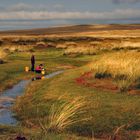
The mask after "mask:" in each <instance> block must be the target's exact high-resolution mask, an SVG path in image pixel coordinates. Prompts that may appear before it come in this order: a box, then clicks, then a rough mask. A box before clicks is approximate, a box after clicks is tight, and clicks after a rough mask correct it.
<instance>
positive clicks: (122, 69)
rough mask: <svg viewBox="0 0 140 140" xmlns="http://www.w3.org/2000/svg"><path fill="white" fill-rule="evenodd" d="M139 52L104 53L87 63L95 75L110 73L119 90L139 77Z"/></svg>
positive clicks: (125, 87)
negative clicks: (94, 60)
mask: <svg viewBox="0 0 140 140" xmlns="http://www.w3.org/2000/svg"><path fill="white" fill-rule="evenodd" d="M139 57H140V53H139V52H121V53H112V54H106V55H104V56H102V57H101V58H99V60H97V61H96V62H93V63H91V64H90V65H89V67H90V68H91V69H92V71H93V72H94V73H95V75H97V74H98V75H99V74H100V75H110V77H111V78H113V79H114V80H115V83H116V84H117V85H118V87H119V88H120V90H121V91H123V90H127V89H128V88H129V86H130V85H131V84H132V83H133V82H136V81H137V80H139V78H140V65H139V64H140V59H139Z"/></svg>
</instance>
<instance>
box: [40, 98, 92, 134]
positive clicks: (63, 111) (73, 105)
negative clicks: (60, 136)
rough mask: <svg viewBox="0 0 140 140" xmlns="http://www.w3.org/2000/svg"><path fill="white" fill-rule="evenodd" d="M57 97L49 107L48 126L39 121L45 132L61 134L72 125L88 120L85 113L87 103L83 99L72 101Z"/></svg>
mask: <svg viewBox="0 0 140 140" xmlns="http://www.w3.org/2000/svg"><path fill="white" fill-rule="evenodd" d="M65 98H66V97H59V98H58V99H57V100H56V102H55V103H54V104H53V105H52V106H51V109H50V113H49V117H48V125H46V126H45V125H44V124H45V123H42V122H41V121H40V126H41V127H42V128H43V130H45V131H51V132H63V131H64V130H66V129H68V128H70V127H71V126H72V125H75V124H77V123H82V122H86V121H88V120H90V117H87V115H85V114H86V113H87V109H88V108H89V107H88V103H87V101H86V98H84V97H75V98H74V99H73V100H72V101H68V100H64V99H65Z"/></svg>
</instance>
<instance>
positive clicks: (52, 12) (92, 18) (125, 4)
mask: <svg viewBox="0 0 140 140" xmlns="http://www.w3.org/2000/svg"><path fill="white" fill-rule="evenodd" d="M108 23H110V24H112V23H140V0H0V30H13V29H29V28H44V27H52V26H63V25H75V24H108Z"/></svg>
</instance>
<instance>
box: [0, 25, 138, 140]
mask: <svg viewBox="0 0 140 140" xmlns="http://www.w3.org/2000/svg"><path fill="white" fill-rule="evenodd" d="M59 29H60V28H52V29H46V30H44V29H42V30H40V29H38V30H31V31H29V30H28V31H22V32H21V31H19V32H17V31H16V32H15V31H11V32H4V33H2V32H1V33H0V35H1V36H2V37H1V40H2V42H3V43H2V45H1V49H2V51H4V52H6V53H7V55H6V57H3V60H4V61H5V62H6V63H4V64H2V65H0V81H1V84H0V89H1V90H3V89H5V88H8V87H10V86H9V85H11V86H12V85H13V84H15V83H17V82H18V81H19V80H21V79H27V78H31V77H33V76H34V75H35V73H32V72H29V73H25V72H24V67H25V66H30V56H31V54H32V53H34V54H35V56H36V61H37V64H40V63H43V64H45V66H46V69H47V73H50V72H52V71H57V70H60V69H65V72H64V73H63V74H61V75H58V76H56V77H53V78H51V79H44V80H40V81H35V82H32V83H31V84H30V85H28V87H27V89H26V92H25V94H24V95H23V96H21V97H19V98H18V99H17V101H16V104H15V105H14V107H13V110H14V111H15V112H16V117H17V119H18V120H20V125H18V126H16V127H9V126H1V128H0V129H1V130H2V134H1V135H0V136H1V137H0V138H1V139H6V138H9V137H12V135H13V136H16V135H17V134H22V135H24V136H26V137H27V138H28V139H34V140H38V139H41V140H47V139H50V140H53V139H54V140H55V139H56V140H57V139H60V140H61V139H62V140H63V139H66V140H67V139H72V140H77V139H79V140H82V139H83V140H87V139H94V138H95V139H103V140H109V139H110V140H115V139H117V140H118V139H119V140H135V139H137V138H138V137H140V136H139V131H140V117H139V115H140V109H139V106H140V98H139V95H140V88H139V85H140V67H139V63H140V61H139V57H140V46H139V45H140V43H139V38H140V36H139V25H123V26H122V25H118V26H117V25H108V26H107V25H106V26H105V25H104V26H101V25H100V26H99V25H96V26H93V25H92V26H87V25H86V26H74V27H71V26H70V27H61V30H59ZM69 29H71V30H69ZM93 31H95V33H93ZM46 32H47V33H46ZM7 33H10V34H11V36H10V37H9V36H7ZM41 33H42V34H41ZM126 33H127V34H126ZM85 34H86V35H85ZM35 35H38V36H37V37H36V36H35ZM7 38H8V39H7ZM67 68H70V69H67ZM11 79H12V80H11ZM109 87H111V88H109ZM114 87H115V90H114V89H113V88H114ZM131 93H133V94H131Z"/></svg>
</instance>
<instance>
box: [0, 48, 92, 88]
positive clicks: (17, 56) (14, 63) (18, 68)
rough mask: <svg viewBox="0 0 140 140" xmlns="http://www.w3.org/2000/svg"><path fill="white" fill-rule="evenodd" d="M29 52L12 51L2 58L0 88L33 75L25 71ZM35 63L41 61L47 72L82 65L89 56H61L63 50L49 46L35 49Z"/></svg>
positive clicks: (8, 86) (29, 55) (28, 63)
mask: <svg viewBox="0 0 140 140" xmlns="http://www.w3.org/2000/svg"><path fill="white" fill-rule="evenodd" d="M31 55H32V53H31V52H26V51H25V52H13V53H9V54H8V56H7V57H6V58H4V61H5V63H4V64H1V65H0V90H1V91H2V90H4V89H6V88H10V87H12V85H13V84H15V83H17V82H18V81H19V80H22V79H27V78H31V77H34V76H35V75H36V74H35V73H32V72H29V73H25V72H24V68H25V66H29V67H30V57H31ZM34 55H35V57H36V65H38V64H40V63H43V64H44V65H45V67H46V68H47V73H50V72H52V71H56V70H58V69H65V68H67V67H68V66H80V65H84V64H85V63H87V62H88V61H89V60H90V57H88V56H87V57H86V56H85V57H77V58H72V57H67V56H63V50H60V49H55V48H50V49H43V50H35V52H34Z"/></svg>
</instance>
